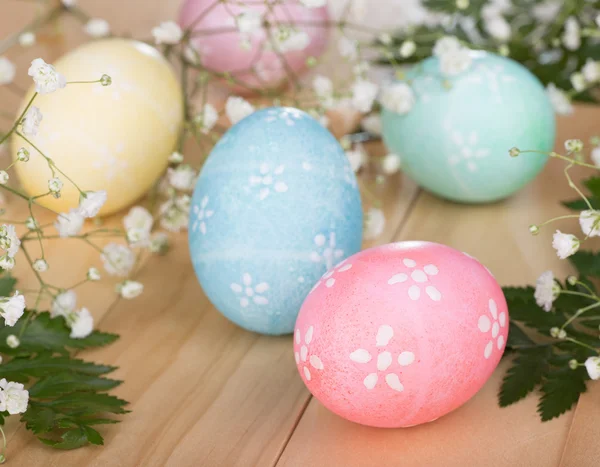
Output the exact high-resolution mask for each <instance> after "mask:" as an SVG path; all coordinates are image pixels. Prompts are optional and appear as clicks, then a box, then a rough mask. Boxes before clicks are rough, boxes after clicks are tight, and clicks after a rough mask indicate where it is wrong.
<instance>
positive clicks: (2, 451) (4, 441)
mask: <svg viewBox="0 0 600 467" xmlns="http://www.w3.org/2000/svg"><path fill="white" fill-rule="evenodd" d="M0 433H2V449H1V450H0V454H1V455H2V463H4V461H5V460H6V454H5V452H6V444H7V443H6V435H5V434H4V430H3V429H2V426H1V425H0Z"/></svg>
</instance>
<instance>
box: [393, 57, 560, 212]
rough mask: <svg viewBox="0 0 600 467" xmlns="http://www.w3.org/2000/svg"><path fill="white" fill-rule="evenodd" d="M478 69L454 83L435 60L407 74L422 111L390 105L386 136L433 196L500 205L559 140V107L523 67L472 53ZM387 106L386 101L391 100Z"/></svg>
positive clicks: (526, 180) (532, 174) (532, 173)
mask: <svg viewBox="0 0 600 467" xmlns="http://www.w3.org/2000/svg"><path fill="white" fill-rule="evenodd" d="M471 54H472V58H473V61H472V63H471V65H470V67H469V68H468V69H467V70H466V71H464V72H462V73H460V74H459V75H456V76H451V77H446V76H443V75H442V73H441V71H440V64H439V60H438V58H436V57H431V58H428V59H426V60H424V61H423V62H422V63H420V64H418V65H416V66H415V67H413V68H412V69H411V70H410V71H409V72H408V73H407V74H406V80H405V81H404V82H406V83H407V84H409V85H410V86H411V88H412V90H413V93H414V99H415V102H414V105H413V107H412V108H411V109H410V110H409V111H408V112H407V113H405V114H398V113H395V112H393V111H391V110H389V109H387V108H385V107H384V110H383V113H382V121H383V136H384V140H385V143H386V144H387V146H388V148H389V149H390V151H392V152H394V153H397V154H398V155H400V156H401V158H402V167H403V170H404V171H405V172H406V173H407V174H408V175H409V176H410V177H411V178H412V179H413V180H415V181H416V182H417V183H418V184H419V185H421V186H422V187H423V188H425V189H426V190H428V191H431V192H432V193H434V194H436V195H438V196H441V197H443V198H447V199H450V200H453V201H459V202H465V203H486V202H493V201H497V200H500V199H503V198H506V197H507V196H510V195H511V194H513V193H515V192H516V191H517V190H519V189H521V188H522V187H524V186H525V185H526V184H527V183H529V182H530V181H531V180H532V179H533V178H534V177H535V176H536V175H537V174H538V173H539V172H540V171H541V170H542V168H543V167H544V165H545V164H546V161H547V156H545V155H543V154H533V153H530V154H521V155H519V156H518V157H510V156H509V150H510V149H511V148H512V147H517V148H519V149H521V150H524V149H534V150H537V151H543V152H549V151H551V150H552V148H553V145H554V138H555V120H554V111H553V108H552V104H551V103H550V100H549V98H548V96H547V94H546V91H545V89H544V87H543V86H542V84H541V83H540V82H539V81H538V79H537V78H536V77H535V76H534V75H533V74H531V72H529V70H527V69H526V68H525V67H523V66H522V65H520V64H519V63H517V62H515V61H513V60H510V59H508V58H504V57H500V56H498V55H494V54H490V53H485V52H471ZM383 104H384V106H385V102H383Z"/></svg>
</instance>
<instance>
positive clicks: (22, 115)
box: [0, 92, 38, 144]
mask: <svg viewBox="0 0 600 467" xmlns="http://www.w3.org/2000/svg"><path fill="white" fill-rule="evenodd" d="M37 95H38V93H37V92H36V93H34V94H33V96H31V99H29V102H28V103H27V106H25V109H24V110H23V112H21V115H19V118H17V121H16V122H15V124H14V125H13V127H12V128H11V129H10V130H9V131H8V133H6V134H5V135H4V136H3V137H2V139H0V144H2V143H4V141H6V140H7V139H8V137H9V136H10V135H12V134H13V133H14V132H15V130H16V129H17V127H18V126H19V123H21V121H22V120H23V117H24V116H25V114H26V113H27V111H28V110H29V107H31V104H33V101H34V99H35V98H36V97H37Z"/></svg>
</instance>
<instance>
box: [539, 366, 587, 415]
mask: <svg viewBox="0 0 600 467" xmlns="http://www.w3.org/2000/svg"><path fill="white" fill-rule="evenodd" d="M586 379H587V376H586V372H585V370H584V369H582V368H578V369H577V370H571V369H570V368H566V369H561V370H558V371H554V372H553V373H551V374H549V375H548V376H547V377H546V379H545V381H544V383H543V384H542V387H541V392H542V396H541V397H540V402H539V404H538V412H539V414H540V416H541V418H542V421H548V420H552V419H553V418H555V417H558V416H559V415H562V414H563V413H565V412H566V411H567V410H569V409H571V407H572V406H573V404H575V403H576V402H577V401H578V400H579V396H580V395H581V393H583V392H585V390H586V387H585V380H586Z"/></svg>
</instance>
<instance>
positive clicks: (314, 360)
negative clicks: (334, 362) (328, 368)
mask: <svg viewBox="0 0 600 467" xmlns="http://www.w3.org/2000/svg"><path fill="white" fill-rule="evenodd" d="M310 364H311V365H312V366H313V368H315V369H317V370H322V369H323V362H322V361H321V359H320V358H319V357H317V356H316V355H311V356H310Z"/></svg>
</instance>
